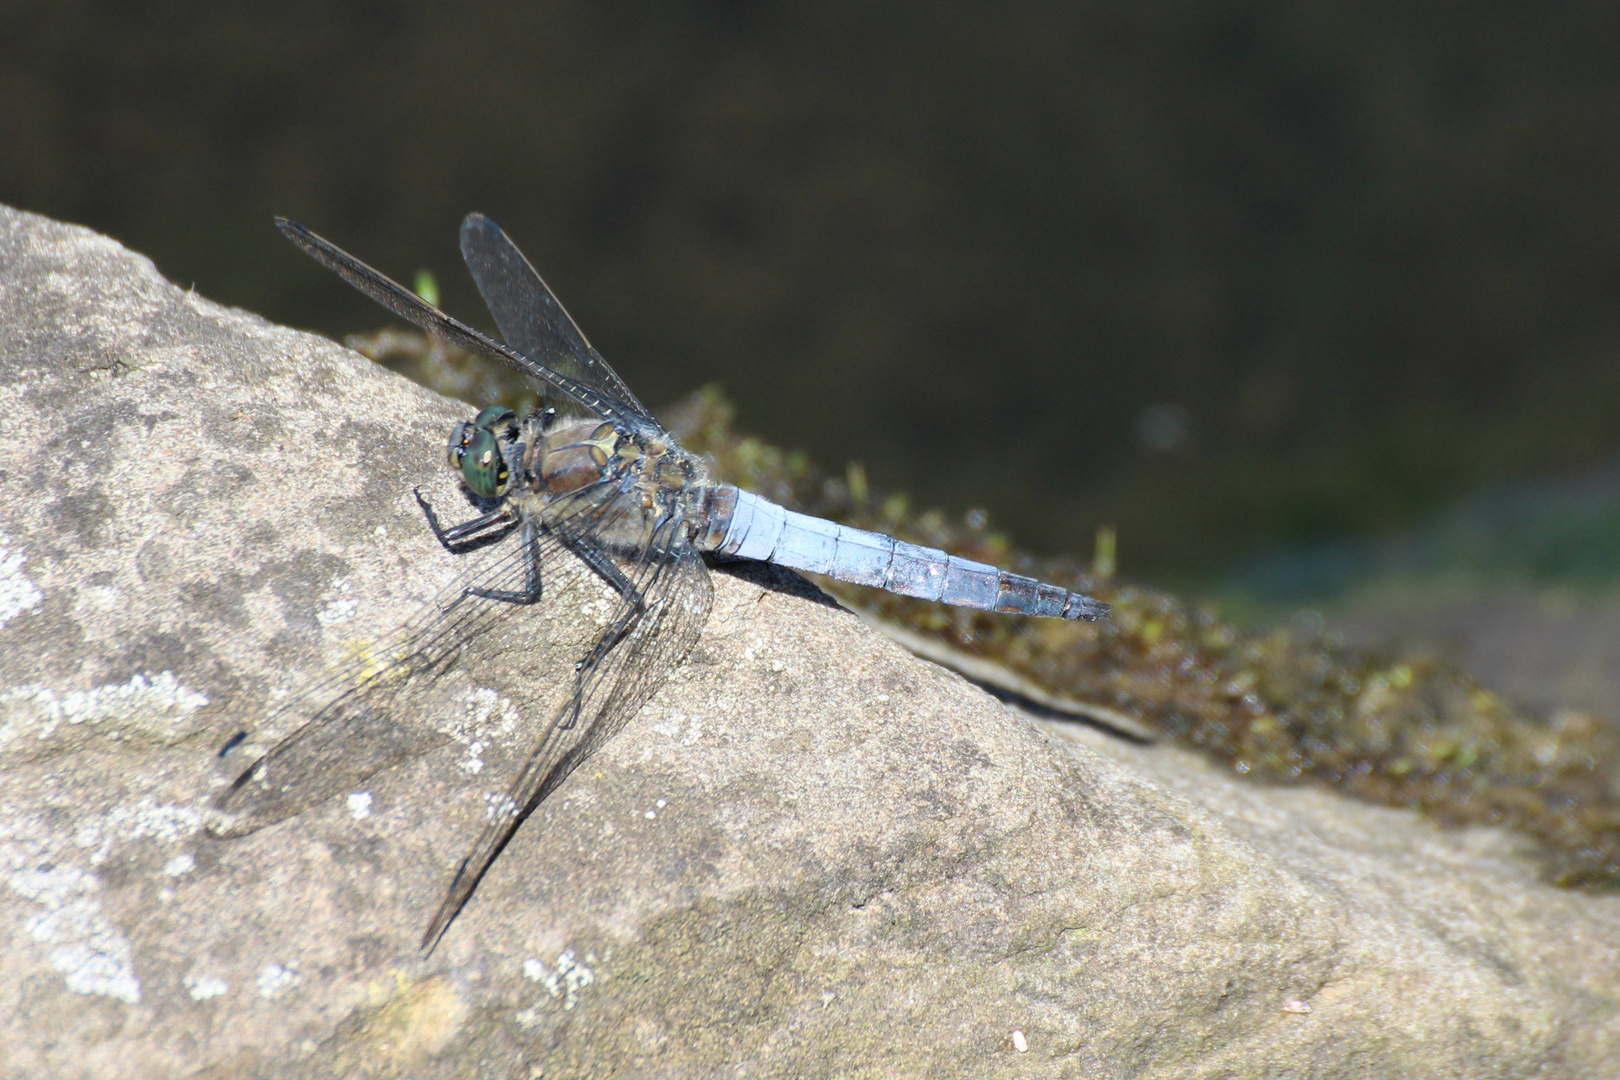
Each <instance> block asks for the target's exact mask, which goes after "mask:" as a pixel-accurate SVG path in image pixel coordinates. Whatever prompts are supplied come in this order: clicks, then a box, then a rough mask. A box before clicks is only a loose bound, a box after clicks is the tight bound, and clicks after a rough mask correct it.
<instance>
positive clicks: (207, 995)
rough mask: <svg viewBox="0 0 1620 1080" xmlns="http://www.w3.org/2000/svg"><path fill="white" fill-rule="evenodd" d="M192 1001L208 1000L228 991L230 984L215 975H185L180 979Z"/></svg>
mask: <svg viewBox="0 0 1620 1080" xmlns="http://www.w3.org/2000/svg"><path fill="white" fill-rule="evenodd" d="M180 981H181V982H182V983H183V984H184V985H185V988H186V993H188V994H190V995H191V1000H193V1001H209V1000H212V999H213V998H217V997H222V996H224V995H225V994H227V993H229V992H230V989H231V984H230V983H228V982H226V981H225V980H224V979H221V978H220V977H218V976H217V975H187V976H186V977H185V978H183V979H181V980H180Z"/></svg>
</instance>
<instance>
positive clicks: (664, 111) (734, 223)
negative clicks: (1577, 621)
mask: <svg viewBox="0 0 1620 1080" xmlns="http://www.w3.org/2000/svg"><path fill="white" fill-rule="evenodd" d="M0 40H5V41H7V42H8V43H11V48H10V49H8V60H7V62H6V64H4V65H0V148H3V150H0V201H4V202H7V203H11V204H14V205H18V206H21V207H24V208H26V209H30V210H36V211H40V212H43V213H48V214H51V215H54V216H57V217H61V218H65V219H69V220H74V221H80V222H84V223H86V224H89V225H91V226H94V227H96V228H98V229H102V230H104V231H107V232H110V233H111V234H113V235H114V236H116V237H118V238H119V239H121V240H123V241H124V242H126V243H128V244H129V245H130V246H132V247H134V248H136V249H138V250H140V251H143V252H146V253H148V254H150V255H152V256H153V257H154V258H155V259H156V261H157V263H158V265H159V266H160V267H161V268H162V269H163V270H164V271H165V272H166V273H168V274H169V275H170V276H171V277H174V278H175V279H177V280H178V281H180V282H181V283H182V284H190V283H195V284H196V286H197V288H198V289H199V290H200V291H201V292H203V293H205V294H207V295H209V296H211V297H214V298H216V299H220V300H224V301H227V302H230V303H235V304H240V305H243V306H245V307H249V308H252V309H253V310H256V311H259V312H261V313H263V314H265V315H267V316H269V317H271V318H274V319H277V320H280V321H284V322H291V323H294V324H297V325H304V326H309V327H313V328H318V329H321V330H324V331H326V332H328V333H331V334H333V335H334V336H339V337H341V336H342V335H343V334H345V333H348V332H354V331H363V330H370V329H373V328H375V327H376V326H377V325H378V323H379V319H378V315H377V312H376V310H375V308H374V307H372V306H371V305H370V304H369V302H368V301H366V300H365V299H364V298H362V297H359V296H358V295H356V294H354V293H353V292H352V290H349V289H346V288H343V287H342V286H341V284H339V283H337V282H334V281H333V280H332V278H331V277H330V275H327V274H324V273H321V272H319V271H318V269H317V268H313V267H311V266H310V265H309V263H308V261H307V260H306V259H304V258H303V257H302V256H301V255H299V254H298V253H297V252H295V251H293V250H292V249H291V248H290V247H288V246H287V245H285V244H284V243H283V242H282V241H281V239H280V238H279V237H278V236H277V235H276V234H275V231H274V230H273V229H272V228H271V227H270V224H269V218H270V216H271V214H273V213H285V214H288V215H291V216H294V217H297V218H299V219H301V220H303V221H305V222H306V223H308V224H309V225H310V226H312V227H314V228H316V229H317V230H319V231H321V232H323V233H325V234H326V235H328V236H331V237H332V238H333V239H335V240H337V241H338V242H339V243H341V244H343V245H344V246H345V247H347V248H349V249H350V250H352V251H354V252H355V253H357V254H359V255H361V256H362V257H364V258H366V259H367V260H368V261H372V262H374V263H376V264H377V265H379V266H381V267H382V268H384V269H386V270H388V271H390V272H392V273H393V274H395V275H396V276H397V277H399V278H401V279H402V280H406V281H409V280H411V279H412V277H413V275H414V274H415V273H416V272H417V271H418V270H428V271H430V272H432V273H433V274H434V275H435V276H436V278H437V280H438V282H439V283H440V286H441V288H442V290H443V293H444V296H443V299H444V302H445V304H446V306H447V307H448V308H449V309H450V310H452V311H454V312H457V313H460V314H462V315H464V316H469V317H472V318H473V320H474V321H478V318H477V316H478V315H479V313H481V310H482V309H481V305H480V304H479V302H478V299H477V296H476V294H475V292H474V291H473V289H472V286H471V284H470V282H469V281H468V279H467V277H466V275H465V273H464V272H463V271H462V270H461V269H460V267H459V260H458V258H457V254H456V250H455V236H456V232H455V229H456V225H457V223H458V222H459V220H460V217H461V215H462V214H463V213H464V212H466V211H468V210H472V209H479V210H483V211H486V212H488V213H490V214H491V215H492V216H494V217H495V218H496V219H497V220H499V221H500V222H501V223H502V224H503V225H504V226H505V227H506V228H507V229H508V231H509V232H511V233H512V235H513V236H514V237H515V238H516V239H517V241H518V242H519V244H520V245H522V246H523V248H524V250H525V251H527V252H528V253H529V254H530V256H531V257H532V258H534V259H535V261H536V263H537V265H538V266H539V268H540V270H541V272H542V273H543V274H545V275H546V276H547V278H548V280H549V281H550V282H551V284H552V285H553V286H554V287H556V289H557V291H558V292H559V294H560V295H561V296H562V297H563V298H564V300H565V302H567V303H568V304H569V305H570V308H571V309H572V311H573V313H574V314H575V316H576V317H577V318H578V320H579V322H580V324H581V325H582V326H583V327H584V328H585V329H586V331H587V333H590V334H591V335H592V338H593V340H594V342H595V344H596V345H597V346H598V347H599V348H600V349H601V350H602V352H603V353H604V354H605V355H606V356H607V357H608V358H609V359H610V360H611V361H612V362H613V363H614V364H615V365H616V366H617V367H618V368H619V369H620V370H621V372H622V373H623V374H624V375H625V377H626V379H627V380H628V381H629V382H630V384H631V385H632V386H634V387H635V388H636V390H637V392H638V393H639V394H640V395H641V397H642V398H643V399H645V400H648V401H654V402H658V401H669V400H674V399H676V398H677V397H679V396H680V395H682V394H683V393H685V392H687V391H690V390H691V389H693V388H695V387H697V386H700V385H704V384H707V383H711V382H719V383H721V384H722V385H724V386H725V387H726V389H727V392H728V393H729V394H730V395H731V397H732V398H733V399H734V400H735V401H736V403H737V408H738V413H739V417H740V422H741V423H742V424H743V426H745V427H747V428H748V429H749V430H752V431H757V432H759V433H761V434H762V435H764V436H765V437H766V438H768V439H769V440H770V441H771V442H773V443H776V444H779V445H788V446H796V447H802V448H804V449H806V450H807V451H809V452H810V453H811V454H812V455H813V456H814V457H815V458H817V459H820V460H823V461H844V460H848V459H851V458H854V459H858V460H860V461H862V462H864V463H865V466H866V469H867V471H868V472H869V473H870V474H871V476H872V479H873V482H874V483H876V484H878V485H880V486H882V487H885V488H889V489H905V490H909V491H912V492H913V493H915V494H916V495H917V496H918V497H919V498H920V499H922V500H923V501H924V502H926V503H930V504H938V505H942V506H944V507H946V508H948V509H949V510H951V511H953V512H959V511H961V510H964V509H966V508H968V507H970V506H984V507H987V508H988V509H989V510H991V511H992V513H993V515H994V517H995V520H996V521H997V522H998V523H999V524H1000V526H1001V527H1003V528H1006V529H1007V530H1008V531H1010V532H1011V533H1012V534H1013V535H1015V536H1017V537H1018V538H1019V539H1020V541H1021V542H1022V543H1024V544H1026V545H1027V546H1030V547H1033V548H1035V549H1037V550H1042V551H1047V552H1054V553H1055V552H1064V551H1066V552H1070V553H1082V552H1086V551H1089V549H1090V545H1091V538H1092V536H1093V535H1094V532H1095V527H1096V526H1097V525H1098V524H1100V523H1104V522H1113V523H1115V524H1116V525H1117V526H1118V529H1119V535H1120V547H1119V550H1120V554H1121V560H1122V567H1121V568H1122V571H1124V572H1126V573H1128V574H1130V575H1132V576H1133V577H1137V578H1141V577H1144V576H1146V577H1148V578H1152V579H1156V580H1160V581H1177V582H1187V581H1192V580H1196V579H1199V578H1206V577H1207V575H1208V574H1210V573H1211V572H1214V571H1216V570H1218V569H1219V568H1221V567H1223V566H1226V565H1229V564H1230V563H1232V562H1233V560H1235V559H1237V558H1239V557H1240V556H1243V555H1245V554H1247V553H1251V552H1254V551H1256V550H1260V549H1264V548H1268V547H1273V546H1278V545H1290V544H1302V543H1308V542H1311V541H1314V540H1319V539H1321V538H1326V537H1335V536H1344V535H1363V536H1365V535H1376V534H1379V533H1382V532H1390V531H1394V530H1397V529H1399V528H1401V527H1402V526H1404V525H1405V524H1407V523H1409V522H1411V521H1412V520H1414V519H1417V518H1419V517H1421V516H1422V515H1424V514H1425V513H1427V512H1429V511H1430V510H1431V509H1432V508H1433V507H1436V506H1438V505H1441V504H1443V503H1446V502H1449V501H1450V500H1451V499H1452V498H1453V497H1455V495H1456V494H1457V493H1458V492H1461V491H1465V490H1468V489H1471V488H1473V487H1476V486H1478V485H1481V484H1485V483H1488V482H1492V481H1496V480H1499V479H1501V478H1506V477H1513V476H1524V475H1536V474H1545V473H1551V472H1560V471H1565V470H1574V469H1580V468H1585V467H1588V466H1591V465H1593V464H1595V463H1598V462H1601V461H1606V460H1609V459H1610V458H1611V457H1612V456H1613V454H1614V453H1615V452H1616V451H1617V450H1620V305H1617V304H1616V303H1615V296H1616V293H1617V291H1620V198H1617V195H1616V193H1617V192H1620V65H1617V64H1616V63H1615V60H1614V58H1615V57H1616V56H1617V55H1620V8H1617V7H1615V6H1614V5H1605V4H1598V3H1574V2H1569V3H1558V2H1554V3H1546V4H1524V3H1478V4H1470V5H1458V4H1452V3H1439V2H1434V0H1408V2H1404V3H1389V2H1387V0H1386V2H1377V0H1375V2H1372V3H1366V4H1356V5H1346V4H1324V3H1303V4H1294V5H1274V4H1259V3H1253V2H1244V0H1206V2H1204V3H1198V4H1189V3H1173V2H1164V0H1146V2H1142V3H1137V4H1132V5H1117V4H1100V3H1094V2H1065V3H1057V2H1050V3H1023V4H1017V5H979V4H950V3H947V4H940V3H933V4H927V5H923V4H916V3H905V4H889V5H868V4H854V3H845V2H832V3H825V4H815V5H799V4H786V3H766V2H761V3H721V2H708V3H696V2H687V3H677V2H665V3H657V4H653V3H636V2H628V0H623V2H604V3H594V4H584V3H557V2H536V3H527V4H487V3H461V4H445V3H388V4H384V3H378V2H374V0H373V2H365V3H319V4H317V3H310V2H307V0H290V2H285V3H279V4H275V5H267V4H266V5H247V4H231V5H205V4H196V3H176V2H168V3H165V2H149V3H116V4H115V3H102V4H90V3H73V2H67V3H60V4H54V5H28V4H19V3H10V4H6V3H0Z"/></svg>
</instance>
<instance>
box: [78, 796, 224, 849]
mask: <svg viewBox="0 0 1620 1080" xmlns="http://www.w3.org/2000/svg"><path fill="white" fill-rule="evenodd" d="M202 824H203V816H202V814H201V813H199V812H198V811H196V810H194V809H192V808H191V807H189V806H176V805H173V804H170V803H160V802H158V801H157V800H156V799H153V798H150V797H148V798H144V799H141V800H140V801H139V802H137V803H134V804H133V805H124V806H115V807H113V808H112V809H111V810H109V811H107V813H105V814H103V815H101V816H100V817H92V818H86V819H85V820H83V821H81V822H80V823H79V824H78V825H77V826H76V827H75V828H74V830H73V846H74V847H76V848H79V849H80V850H84V851H89V852H90V865H91V866H100V865H101V864H102V863H104V862H106V861H107V858H108V857H109V856H110V855H111V854H112V849H113V845H114V844H117V843H129V842H132V841H136V840H156V841H158V842H159V843H164V844H175V843H179V842H180V841H182V840H185V839H187V838H189V837H192V836H195V835H196V834H197V832H198V831H199V830H200V829H201V828H202ZM184 857H187V856H176V858H184Z"/></svg>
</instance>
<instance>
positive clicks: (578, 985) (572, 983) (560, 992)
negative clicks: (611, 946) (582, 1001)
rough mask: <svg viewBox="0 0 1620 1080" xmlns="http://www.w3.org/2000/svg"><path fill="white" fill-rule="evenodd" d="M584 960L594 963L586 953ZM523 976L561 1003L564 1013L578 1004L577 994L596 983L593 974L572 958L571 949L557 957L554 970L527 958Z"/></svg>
mask: <svg viewBox="0 0 1620 1080" xmlns="http://www.w3.org/2000/svg"><path fill="white" fill-rule="evenodd" d="M585 959H586V961H588V962H590V963H595V962H596V957H595V956H594V955H592V954H591V953H586V954H585ZM523 976H524V978H526V979H528V980H529V981H530V982H536V983H539V984H540V985H541V986H544V987H545V988H546V993H548V994H550V995H551V996H552V997H553V998H556V999H558V1000H560V1001H561V1002H562V1003H563V1010H564V1011H565V1012H566V1011H567V1010H569V1009H572V1008H573V1007H574V1006H575V1005H576V1004H577V1003H578V1002H579V992H580V991H581V990H583V989H585V987H587V986H590V985H591V984H592V983H594V982H595V981H596V974H595V972H593V971H592V970H591V969H590V968H589V967H587V966H586V964H585V963H581V962H580V961H579V960H577V959H575V958H574V950H573V949H564V950H563V951H562V952H561V953H560V954H559V955H558V957H557V967H556V970H551V969H549V968H547V967H546V965H545V963H544V962H543V961H542V960H541V959H540V958H539V957H536V956H531V957H529V958H528V959H527V960H525V961H523Z"/></svg>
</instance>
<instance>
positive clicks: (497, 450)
mask: <svg viewBox="0 0 1620 1080" xmlns="http://www.w3.org/2000/svg"><path fill="white" fill-rule="evenodd" d="M453 456H454V452H453V451H452V457H453ZM460 465H461V479H462V480H464V481H465V482H466V484H467V487H468V489H469V490H471V491H472V493H473V494H474V495H477V496H479V497H480V498H484V499H498V498H500V497H501V496H502V495H505V494H506V488H507V486H508V484H509V483H510V481H511V475H510V473H509V472H508V470H507V468H506V459H505V458H503V457H502V456H501V445H500V442H499V440H497V439H496V438H495V435H494V433H493V432H491V431H489V430H488V429H486V428H476V429H475V430H473V431H471V432H469V433H468V437H467V441H466V446H465V448H464V449H463V450H462V451H461V462H460Z"/></svg>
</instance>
